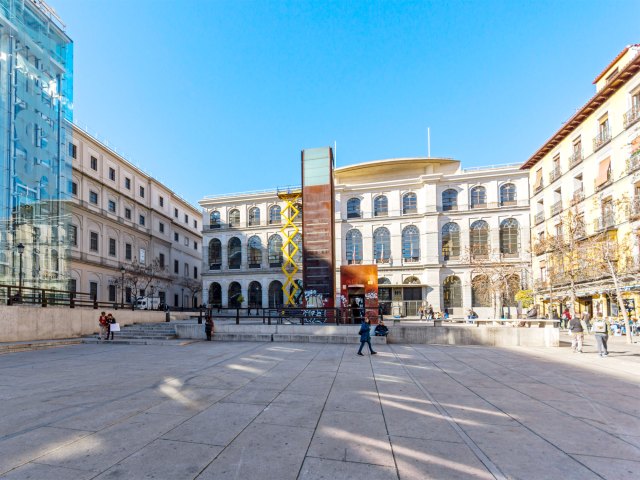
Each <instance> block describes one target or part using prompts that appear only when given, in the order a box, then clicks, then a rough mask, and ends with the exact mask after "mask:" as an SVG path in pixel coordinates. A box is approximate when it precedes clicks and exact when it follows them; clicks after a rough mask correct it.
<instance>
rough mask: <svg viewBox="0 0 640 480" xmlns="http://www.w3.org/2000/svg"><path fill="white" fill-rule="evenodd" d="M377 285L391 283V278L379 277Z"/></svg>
mask: <svg viewBox="0 0 640 480" xmlns="http://www.w3.org/2000/svg"><path fill="white" fill-rule="evenodd" d="M378 285H391V280H389V279H388V278H387V277H380V278H379V279H378Z"/></svg>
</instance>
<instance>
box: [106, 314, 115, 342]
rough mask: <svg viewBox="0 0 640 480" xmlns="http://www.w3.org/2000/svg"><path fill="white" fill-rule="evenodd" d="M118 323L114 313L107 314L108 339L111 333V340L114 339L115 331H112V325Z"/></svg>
mask: <svg viewBox="0 0 640 480" xmlns="http://www.w3.org/2000/svg"><path fill="white" fill-rule="evenodd" d="M114 323H116V319H115V318H114V316H113V315H112V314H110V313H109V314H108V315H107V340H109V334H111V340H113V332H112V331H111V325H113V324H114Z"/></svg>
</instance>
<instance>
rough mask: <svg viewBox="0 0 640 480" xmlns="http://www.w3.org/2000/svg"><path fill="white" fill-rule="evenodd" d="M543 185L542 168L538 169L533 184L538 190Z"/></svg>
mask: <svg viewBox="0 0 640 480" xmlns="http://www.w3.org/2000/svg"><path fill="white" fill-rule="evenodd" d="M541 185H542V169H541V168H539V169H538V170H536V181H535V183H534V184H533V189H534V190H537V189H538V188H539V187H540V186H541Z"/></svg>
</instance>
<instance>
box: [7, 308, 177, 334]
mask: <svg viewBox="0 0 640 480" xmlns="http://www.w3.org/2000/svg"><path fill="white" fill-rule="evenodd" d="M101 311H102V310H94V309H92V308H68V307H46V308H42V307H34V306H26V305H15V306H12V307H8V306H5V305H2V306H0V342H27V341H32V340H53V339H59V338H76V337H82V336H84V335H91V334H92V333H97V332H98V331H99V330H100V328H99V327H98V317H99V316H100V312H101ZM105 311H106V312H107V313H112V314H113V316H114V317H115V318H116V320H117V321H118V323H119V324H120V325H130V324H132V323H157V322H164V321H165V313H164V312H158V311H144V310H135V311H132V310H106V309H105Z"/></svg>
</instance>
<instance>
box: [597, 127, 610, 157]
mask: <svg viewBox="0 0 640 480" xmlns="http://www.w3.org/2000/svg"><path fill="white" fill-rule="evenodd" d="M610 141H611V130H610V129H609V128H605V129H603V130H601V131H600V133H598V135H596V138H594V139H593V151H594V152H595V151H596V150H600V149H601V148H602V147H604V146H605V145H606V144H607V143H609V142H610Z"/></svg>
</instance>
